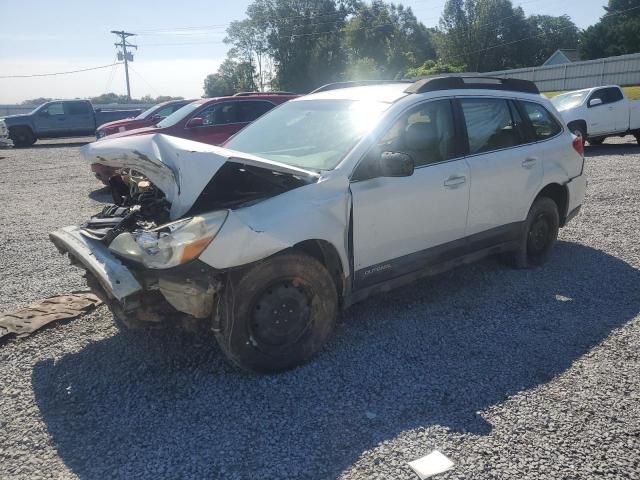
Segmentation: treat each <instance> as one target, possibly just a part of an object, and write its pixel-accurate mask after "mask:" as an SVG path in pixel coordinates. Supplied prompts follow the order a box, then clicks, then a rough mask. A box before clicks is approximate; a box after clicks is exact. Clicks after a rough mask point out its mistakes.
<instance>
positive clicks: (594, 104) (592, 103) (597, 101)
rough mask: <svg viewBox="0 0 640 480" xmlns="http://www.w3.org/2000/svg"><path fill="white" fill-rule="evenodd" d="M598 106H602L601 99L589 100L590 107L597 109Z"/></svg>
mask: <svg viewBox="0 0 640 480" xmlns="http://www.w3.org/2000/svg"><path fill="white" fill-rule="evenodd" d="M598 105H602V99H601V98H592V99H591V100H589V106H590V107H597V106H598Z"/></svg>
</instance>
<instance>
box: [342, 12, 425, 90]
mask: <svg viewBox="0 0 640 480" xmlns="http://www.w3.org/2000/svg"><path fill="white" fill-rule="evenodd" d="M344 32H345V38H344V44H345V46H346V48H347V50H348V51H349V57H350V63H351V64H352V65H353V64H356V65H360V67H362V66H363V65H364V64H362V59H369V60H368V61H369V64H370V65H375V69H374V71H376V72H379V74H380V77H379V78H387V79H392V78H395V77H397V76H402V74H404V72H405V71H406V70H407V68H411V67H417V66H419V65H421V64H422V63H424V61H425V60H427V59H434V58H435V49H434V46H433V43H432V41H431V33H430V31H429V30H428V29H427V28H426V27H425V26H424V25H423V24H422V23H420V22H419V21H418V20H417V18H416V17H415V15H414V14H413V12H412V10H411V8H405V7H404V6H403V5H394V4H391V3H386V2H384V1H383V0H374V1H373V2H372V3H371V5H368V4H365V3H360V4H358V5H357V8H356V13H355V15H354V16H353V17H352V18H351V19H350V20H349V21H348V23H347V25H346V27H345V29H344Z"/></svg>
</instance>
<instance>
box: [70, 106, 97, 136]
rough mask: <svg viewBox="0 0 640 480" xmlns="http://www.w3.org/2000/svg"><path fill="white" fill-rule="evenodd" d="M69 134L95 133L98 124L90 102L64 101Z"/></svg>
mask: <svg viewBox="0 0 640 480" xmlns="http://www.w3.org/2000/svg"><path fill="white" fill-rule="evenodd" d="M64 107H65V111H66V114H67V125H66V128H67V133H68V134H69V135H93V133H95V129H96V125H95V118H94V116H93V109H92V108H91V105H90V104H89V102H64Z"/></svg>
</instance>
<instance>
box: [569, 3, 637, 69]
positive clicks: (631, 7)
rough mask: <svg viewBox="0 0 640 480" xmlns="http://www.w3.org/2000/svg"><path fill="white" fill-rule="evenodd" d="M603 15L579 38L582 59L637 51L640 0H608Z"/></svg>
mask: <svg viewBox="0 0 640 480" xmlns="http://www.w3.org/2000/svg"><path fill="white" fill-rule="evenodd" d="M604 9H605V11H606V14H605V15H604V16H603V17H602V18H601V19H600V21H599V22H598V23H596V24H595V25H592V26H591V27H589V28H587V29H586V30H585V31H584V32H583V33H582V36H581V38H580V55H581V57H582V58H583V59H585V60H591V59H594V58H602V57H610V56H614V55H624V54H626V53H636V52H640V0H609V4H608V6H606V7H604Z"/></svg>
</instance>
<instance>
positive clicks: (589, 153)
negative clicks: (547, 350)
mask: <svg viewBox="0 0 640 480" xmlns="http://www.w3.org/2000/svg"><path fill="white" fill-rule="evenodd" d="M584 153H585V157H587V158H590V157H602V156H606V155H639V154H640V145H638V144H637V143H636V142H635V140H634V142H633V143H604V144H602V145H591V146H587V147H586V148H585V150H584Z"/></svg>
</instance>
